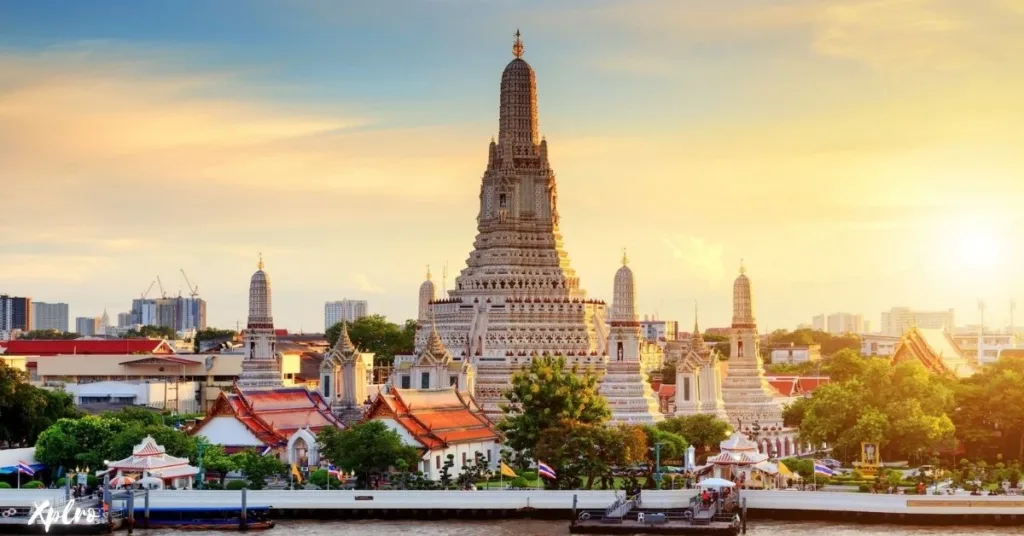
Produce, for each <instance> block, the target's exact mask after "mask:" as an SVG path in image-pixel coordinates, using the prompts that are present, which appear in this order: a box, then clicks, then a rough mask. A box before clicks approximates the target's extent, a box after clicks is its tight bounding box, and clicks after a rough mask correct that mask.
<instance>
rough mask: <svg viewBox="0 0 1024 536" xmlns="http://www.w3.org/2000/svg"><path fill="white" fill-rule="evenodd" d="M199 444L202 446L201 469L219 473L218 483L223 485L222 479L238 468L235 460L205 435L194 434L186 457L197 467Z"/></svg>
mask: <svg viewBox="0 0 1024 536" xmlns="http://www.w3.org/2000/svg"><path fill="white" fill-rule="evenodd" d="M200 445H202V447H203V449H202V450H203V471H204V472H206V473H210V472H213V473H217V474H218V475H220V485H221V486H224V479H226V478H227V476H228V473H230V472H231V471H237V470H238V467H237V466H236V465H235V462H236V460H235V459H234V458H232V457H231V456H228V455H227V453H225V452H224V447H222V446H221V445H214V444H211V443H210V441H209V440H208V439H206V437H205V436H196V437H195V438H194V440H193V441H192V447H193V450H192V452H190V453H189V456H188V459H189V460H192V463H193V464H195V465H196V466H197V467H198V465H199V446H200Z"/></svg>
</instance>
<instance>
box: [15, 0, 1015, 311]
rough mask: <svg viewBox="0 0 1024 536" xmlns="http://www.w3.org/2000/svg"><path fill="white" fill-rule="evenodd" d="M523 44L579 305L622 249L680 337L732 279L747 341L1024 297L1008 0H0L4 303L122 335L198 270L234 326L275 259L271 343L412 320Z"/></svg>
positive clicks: (463, 236) (470, 230)
mask: <svg viewBox="0 0 1024 536" xmlns="http://www.w3.org/2000/svg"><path fill="white" fill-rule="evenodd" d="M517 28H518V29H520V30H521V31H522V35H523V42H524V45H525V54H524V59H526V60H527V61H529V62H530V63H531V65H532V66H533V67H534V69H535V70H536V72H537V84H538V92H539V98H538V101H539V117H540V130H541V133H542V134H544V135H546V137H547V140H548V143H549V151H550V159H551V163H552V166H553V168H554V169H555V171H556V173H557V177H558V182H559V211H560V214H561V230H562V234H563V236H564V239H565V245H566V248H567V250H568V252H569V256H570V259H571V260H572V264H573V266H574V267H575V268H576V270H577V272H578V274H579V276H580V277H581V279H582V285H583V286H584V288H586V289H588V291H589V293H590V295H591V296H592V297H597V298H604V299H606V300H608V301H610V299H611V290H612V281H613V277H614V273H615V271H616V270H617V269H618V267H619V265H620V258H621V249H622V248H623V247H625V248H627V250H628V254H629V258H630V267H631V268H632V269H633V270H634V272H635V274H636V277H637V289H638V302H639V308H640V310H641V311H642V312H643V313H645V314H652V315H653V314H656V315H658V317H659V318H665V319H676V320H679V321H680V323H681V324H682V325H683V326H685V327H688V326H691V325H692V323H693V306H694V301H695V300H696V301H697V302H698V303H699V307H700V311H701V313H700V314H701V325H702V327H703V326H708V327H710V326H724V325H727V324H728V323H729V321H730V315H731V292H732V285H731V283H732V280H733V278H734V277H735V275H736V273H737V270H738V268H739V265H740V260H741V259H743V260H744V262H745V264H746V267H747V270H748V274H749V276H750V277H751V280H752V282H753V289H754V294H755V312H756V314H757V317H758V321H759V324H760V327H761V328H762V329H778V328H793V327H795V326H796V325H797V324H799V323H806V322H810V318H811V316H813V315H815V314H818V313H823V312H824V313H830V312H838V311H845V312H852V313H862V314H864V315H865V318H866V319H868V320H870V321H871V322H872V324H874V327H875V328H876V329H877V328H878V325H879V316H880V313H881V311H883V310H887V309H888V308H890V307H893V306H901V305H905V306H910V307H913V308H917V309H926V310H933V309H946V308H956V309H957V313H958V314H957V320H958V324H975V323H977V322H978V313H977V309H976V303H977V300H978V299H984V300H986V302H987V303H988V310H987V312H986V324H987V325H989V326H1003V325H1006V324H1007V323H1008V322H1009V316H1010V315H1009V310H1010V301H1011V299H1013V298H1017V297H1019V298H1021V299H1024V281H1022V277H1021V274H1022V273H1024V270H1022V269H1024V247H1022V238H1024V221H1022V219H1021V216H1020V208H1021V205H1022V201H1024V151H1022V150H1021V147H1022V146H1024V121H1022V120H1021V118H1024V70H1022V69H1021V68H1020V63H1019V62H1020V58H1021V57H1024V0H972V1H970V2H967V1H964V0H642V1H641V0H621V1H606V0H522V1H517V2H507V1H498V0H495V1H489V0H376V1H373V2H361V1H358V2H357V1H344V0H287V1H286V0H208V1H199V0H152V1H147V2H138V1H136V0H95V1H93V2H65V1H60V0H34V1H32V2H0V207H2V209H0V293H7V294H11V295H18V296H26V295H27V296H31V297H32V298H33V299H35V300H37V301H46V302H54V301H63V302H67V303H69V304H70V306H71V315H72V317H75V316H98V315H100V314H101V313H102V311H103V310H104V309H106V310H107V311H108V312H110V314H111V316H112V317H114V316H116V313H118V312H122V311H126V310H128V309H129V307H130V301H131V300H132V299H133V298H137V297H139V296H140V295H141V294H142V293H143V292H144V291H145V290H146V289H147V287H149V285H150V282H151V281H153V280H154V279H156V277H157V276H160V278H161V282H162V284H163V286H164V288H165V290H166V292H167V293H169V294H177V293H178V292H179V291H181V292H183V293H184V294H186V295H187V294H188V288H187V287H186V283H185V281H184V278H183V277H182V276H181V271H180V270H182V269H184V271H185V272H186V273H187V274H188V277H189V279H190V280H191V281H192V282H193V283H194V284H195V285H197V286H198V290H199V294H200V296H201V297H203V298H204V299H206V300H207V302H208V315H209V322H210V324H212V325H215V326H221V327H234V325H235V323H236V322H241V323H242V324H243V325H244V323H245V315H246V311H247V309H246V299H247V293H248V281H249V277H250V275H251V274H252V272H253V271H254V270H255V269H256V263H257V258H258V255H259V254H260V253H262V255H263V258H264V260H265V263H266V270H267V273H268V275H269V277H270V279H271V282H272V286H273V292H274V296H273V304H274V311H273V312H274V317H275V321H276V324H277V325H278V326H280V327H286V328H288V329H291V330H293V331H298V330H304V331H317V330H322V329H323V304H324V302H325V301H326V300H335V299H342V298H350V299H366V300H368V301H369V302H370V309H371V312H375V313H380V314H384V315H386V316H387V317H388V318H389V319H392V320H394V321H402V320H404V319H406V318H411V317H413V316H414V315H415V311H416V304H417V298H416V296H417V289H418V287H419V285H420V283H421V282H422V281H423V279H424V275H425V271H426V266H427V265H430V266H431V267H432V269H433V273H434V274H435V280H438V279H440V277H441V274H442V267H443V266H444V265H445V264H447V265H448V273H449V276H448V286H449V287H450V286H451V285H452V282H453V280H454V277H455V275H456V274H457V272H458V271H459V270H461V269H462V268H463V267H464V266H465V260H466V258H467V256H468V254H469V252H470V249H471V247H472V241H473V237H474V235H475V232H476V229H475V217H476V213H477V204H478V198H477V196H478V194H479V181H480V178H481V175H482V173H483V171H484V169H485V167H486V158H487V144H488V142H489V141H490V138H491V136H493V135H495V134H496V133H497V127H498V125H497V118H498V89H499V81H500V75H501V71H502V69H503V68H504V66H505V65H506V64H507V62H508V61H510V60H511V59H512V52H511V46H512V40H513V37H512V34H513V33H514V32H515V31H516V29H517ZM156 294H157V291H155V290H154V292H153V293H151V294H150V296H154V295H156ZM1018 316H1019V315H1018ZM1017 323H1018V324H1019V323H1020V321H1017Z"/></svg>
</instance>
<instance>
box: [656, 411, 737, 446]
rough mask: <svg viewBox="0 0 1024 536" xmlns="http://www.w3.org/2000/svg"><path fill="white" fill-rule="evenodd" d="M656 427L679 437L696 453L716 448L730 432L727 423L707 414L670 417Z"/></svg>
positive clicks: (730, 429)
mask: <svg viewBox="0 0 1024 536" xmlns="http://www.w3.org/2000/svg"><path fill="white" fill-rule="evenodd" d="M656 426H657V427H658V428H659V429H661V430H664V431H666V432H672V433H673V434H676V435H679V436H681V437H682V438H683V439H685V440H686V441H687V442H688V443H689V444H691V445H693V446H694V448H696V449H697V450H698V451H703V452H709V451H711V450H712V449H716V448H718V444H719V443H721V442H722V441H725V440H726V439H728V437H729V433H730V432H731V431H732V427H731V426H730V425H729V423H727V422H725V421H723V420H722V419H719V418H718V417H715V416H714V415H711V414H707V413H703V414H699V415H686V416H682V417H670V418H668V419H665V420H663V421H661V422H659V423H658V424H657V425H656Z"/></svg>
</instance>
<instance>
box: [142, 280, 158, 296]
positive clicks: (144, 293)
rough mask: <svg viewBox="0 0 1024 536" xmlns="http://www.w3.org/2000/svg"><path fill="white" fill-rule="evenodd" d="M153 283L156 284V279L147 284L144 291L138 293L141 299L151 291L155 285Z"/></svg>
mask: <svg viewBox="0 0 1024 536" xmlns="http://www.w3.org/2000/svg"><path fill="white" fill-rule="evenodd" d="M155 284H156V281H153V282H151V283H150V284H149V288H147V289H146V291H145V292H143V293H142V294H140V295H139V297H140V298H142V299H146V296H149V293H150V292H152V291H153V285H155Z"/></svg>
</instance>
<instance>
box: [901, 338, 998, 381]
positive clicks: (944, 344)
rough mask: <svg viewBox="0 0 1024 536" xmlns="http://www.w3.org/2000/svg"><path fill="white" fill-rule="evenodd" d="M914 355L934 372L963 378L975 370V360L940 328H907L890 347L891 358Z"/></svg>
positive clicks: (905, 358) (905, 357) (907, 357)
mask: <svg viewBox="0 0 1024 536" xmlns="http://www.w3.org/2000/svg"><path fill="white" fill-rule="evenodd" d="M910 359H916V360H917V361H918V362H920V363H921V364H922V365H924V367H925V368H927V369H928V370H930V371H932V372H935V373H940V374H941V373H950V374H953V375H954V376H956V377H958V378H966V377H969V376H972V375H974V373H976V372H978V369H979V367H978V364H977V362H976V361H974V360H973V359H971V358H969V357H967V356H966V355H965V354H964V353H963V351H962V350H961V349H960V347H959V346H958V345H957V344H956V341H954V340H953V337H951V336H950V335H949V333H946V331H945V330H943V329H925V328H919V327H912V328H910V329H909V330H908V331H907V332H906V333H905V334H904V335H903V338H902V339H900V342H899V344H898V345H897V346H896V349H895V350H893V354H892V361H893V362H900V361H906V360H910Z"/></svg>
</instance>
